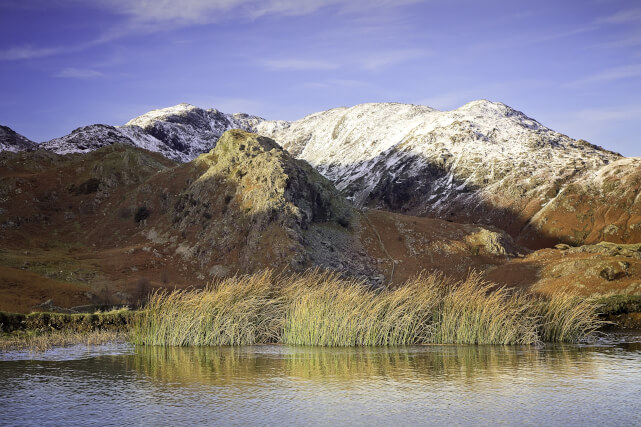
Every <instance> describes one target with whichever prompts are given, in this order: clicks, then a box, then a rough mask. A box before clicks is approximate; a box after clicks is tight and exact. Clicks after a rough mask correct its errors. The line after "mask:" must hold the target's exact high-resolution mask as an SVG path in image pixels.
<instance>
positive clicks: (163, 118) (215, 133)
mask: <svg viewBox="0 0 641 427" xmlns="http://www.w3.org/2000/svg"><path fill="white" fill-rule="evenodd" d="M262 121H263V119H262V118H260V117H255V116H250V115H247V114H243V113H236V114H225V113H222V112H220V111H218V110H216V109H209V110H204V109H202V108H198V107H195V106H193V105H189V104H178V105H176V106H173V107H169V108H163V109H158V110H152V111H150V112H148V113H146V114H143V115H142V116H139V117H136V118H134V119H132V120H130V121H129V122H128V123H126V124H125V125H124V126H117V127H114V126H107V125H91V126H85V127H82V128H79V129H76V130H74V131H73V132H71V133H70V134H69V135H65V136H63V137H60V138H55V139H52V140H50V141H47V142H44V143H43V144H41V147H42V148H44V149H47V150H51V151H54V152H56V153H58V154H68V153H84V152H87V151H93V150H95V149H97V148H100V147H103V146H105V145H111V144H115V143H121V144H128V145H134V146H137V147H140V148H144V149H147V150H150V151H156V152H159V153H161V154H163V155H164V156H165V157H167V158H170V159H172V160H177V161H181V162H188V161H190V160H193V159H195V158H196V157H197V156H198V155H200V154H202V153H205V152H208V151H209V150H211V149H212V148H214V146H215V145H216V141H218V138H220V136H221V135H222V134H223V133H224V132H225V131H227V130H229V129H243V130H248V131H252V130H254V128H255V126H256V124H257V123H260V122H262ZM266 128H267V129H269V128H270V127H266Z"/></svg>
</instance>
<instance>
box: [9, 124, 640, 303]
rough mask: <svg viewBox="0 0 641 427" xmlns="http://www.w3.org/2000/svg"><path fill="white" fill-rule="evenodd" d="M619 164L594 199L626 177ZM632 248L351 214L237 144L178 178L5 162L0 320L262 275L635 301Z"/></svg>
mask: <svg viewBox="0 0 641 427" xmlns="http://www.w3.org/2000/svg"><path fill="white" fill-rule="evenodd" d="M616 163H617V162H615V163H613V169H612V171H611V172H610V173H609V174H608V175H607V176H605V175H604V177H603V180H596V179H595V181H594V183H595V184H594V185H596V184H597V183H601V182H602V183H603V186H604V189H605V190H607V188H608V186H609V185H612V184H611V183H608V182H609V179H610V178H609V177H610V176H612V177H619V176H622V175H619V173H620V171H618V169H617V168H616ZM620 166H621V167H623V166H626V165H620ZM635 179H636V177H634V176H631V177H630V180H632V181H629V182H628V181H626V183H629V184H633V182H634V180H635ZM599 185H601V184H599ZM567 191H569V189H566V190H565V191H564V192H563V193H562V194H564V193H565V192H567ZM589 191H590V192H591V191H593V190H589ZM582 194H583V193H582ZM551 212H552V211H551ZM550 221H551V220H550ZM640 246H641V245H639V244H637V245H614V244H610V245H603V244H600V245H588V246H580V247H574V248H570V247H566V246H563V247H560V248H559V249H544V250H539V251H536V252H531V251H529V250H527V249H525V248H523V247H521V246H519V245H518V244H517V243H515V242H514V240H513V239H512V238H511V237H510V236H509V235H508V234H506V233H505V232H504V231H502V230H500V229H498V228H496V227H492V226H480V225H477V224H461V223H456V222H452V221H445V220H442V219H435V218H427V217H415V216H409V215H404V214H400V213H393V212H389V211H384V210H374V209H362V210H358V209H355V208H354V206H353V205H352V204H351V203H350V202H349V201H348V200H347V199H345V198H344V197H343V196H342V194H341V193H340V192H338V191H337V189H336V188H335V186H334V185H333V184H332V183H331V181H329V180H328V179H326V178H324V177H323V176H322V175H320V174H319V173H318V172H317V171H316V170H315V169H314V168H312V167H311V165H309V164H308V163H307V162H305V161H304V160H300V159H295V158H294V157H293V156H291V154H290V153H289V152H287V151H286V150H284V149H282V147H281V146H280V145H279V144H277V143H276V142H275V141H274V140H272V139H270V138H267V137H264V136H261V135H257V134H251V133H248V132H245V131H241V130H231V131H228V132H226V133H224V134H223V135H222V136H221V138H220V139H219V140H218V143H217V144H216V147H215V148H213V149H212V150H210V151H209V152H207V153H205V154H202V155H200V156H198V157H197V158H196V159H194V160H193V161H191V162H187V163H179V162H175V161H172V160H169V159H167V158H165V157H164V156H162V155H160V154H159V153H155V152H152V151H148V150H144V149H141V148H139V147H135V146H131V145H128V144H120V143H114V144H111V145H108V146H104V147H101V148H98V149H96V150H93V151H89V152H87V153H71V154H67V155H58V154H55V153H52V152H51V151H47V150H35V151H31V152H19V153H14V152H8V151H4V152H1V153H0V310H8V311H20V312H28V311H29V310H31V309H32V308H33V307H34V306H37V305H39V304H42V303H43V302H44V301H47V300H49V299H53V301H54V302H55V305H57V306H60V307H74V306H79V305H83V304H96V303H101V304H116V303H129V304H132V303H135V302H136V301H138V300H139V299H140V298H141V297H143V296H144V295H146V293H147V292H148V291H149V290H151V289H159V288H169V289H173V288H185V287H194V286H196V287H200V286H204V285H205V284H207V283H209V282H210V281H211V280H214V279H216V278H221V277H229V276H230V275H234V274H238V273H252V272H256V271H260V270H262V269H264V268H272V269H274V270H275V271H277V272H281V271H284V272H294V271H302V270H304V269H307V268H314V267H321V268H326V269H330V270H333V271H336V272H338V273H340V274H343V275H348V276H352V277H357V278H360V279H362V280H364V281H365V282H366V283H369V284H370V285H373V286H380V285H381V284H392V285H397V284H400V283H402V282H403V281H404V280H406V279H407V278H409V277H411V276H413V275H415V274H417V273H420V272H422V271H434V270H437V271H442V272H444V273H445V274H447V275H448V276H452V277H455V278H463V277H465V276H466V275H467V274H468V272H469V271H471V270H475V271H478V272H480V273H482V274H484V275H485V277H486V278H488V279H490V280H492V281H494V282H496V283H499V284H503V285H508V286H513V287H519V288H531V289H535V290H537V291H540V292H555V290H557V289H564V290H567V291H569V292H572V293H582V294H588V295H589V294H592V293H608V292H619V293H639V292H641V288H640V287H639V284H638V282H639V281H638V277H641V248H640Z"/></svg>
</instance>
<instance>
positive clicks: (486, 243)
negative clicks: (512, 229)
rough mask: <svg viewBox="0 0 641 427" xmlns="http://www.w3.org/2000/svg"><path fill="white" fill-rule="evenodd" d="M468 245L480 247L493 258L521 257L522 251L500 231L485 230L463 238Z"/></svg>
mask: <svg viewBox="0 0 641 427" xmlns="http://www.w3.org/2000/svg"><path fill="white" fill-rule="evenodd" d="M465 240H466V242H467V244H468V245H470V246H472V247H481V248H483V249H484V250H485V252H487V253H488V254H491V255H495V256H510V257H515V256H519V255H523V252H524V251H523V249H522V248H519V247H518V246H517V245H516V244H515V243H514V240H512V238H511V237H510V236H509V235H508V234H506V233H505V232H502V231H491V230H488V229H485V228H482V229H480V230H479V231H478V232H476V233H474V234H470V235H468V236H466V238H465Z"/></svg>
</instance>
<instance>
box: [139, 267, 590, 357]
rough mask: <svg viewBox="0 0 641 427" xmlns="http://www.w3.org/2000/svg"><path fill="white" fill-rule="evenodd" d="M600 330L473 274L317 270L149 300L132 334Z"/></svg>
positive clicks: (583, 310) (307, 336) (491, 340)
mask: <svg viewBox="0 0 641 427" xmlns="http://www.w3.org/2000/svg"><path fill="white" fill-rule="evenodd" d="M598 324H599V322H598V320H597V317H596V314H595V306H594V305H593V304H591V303H589V302H586V301H579V300H575V299H572V298H568V297H553V298H552V299H551V300H549V301H543V300H540V299H538V298H537V297H534V296H532V295H526V294H522V293H517V292H513V291H510V290H508V289H505V288H499V289H494V287H493V286H492V285H491V284H489V283H486V282H483V281H482V280H481V279H480V276H479V275H477V274H474V273H472V274H470V275H469V276H468V278H467V279H466V280H463V281H461V282H454V281H452V280H450V279H447V278H446V277H444V276H443V275H440V274H432V275H419V276H417V277H415V278H413V279H411V280H409V281H408V282H407V283H405V285H404V286H401V287H399V288H397V289H393V290H392V289H383V290H378V291H375V290H372V289H370V288H368V287H366V286H365V285H364V284H363V283H361V282H358V281H353V280H345V279H341V278H339V277H338V276H337V275H335V274H332V273H322V272H319V271H316V270H314V271H309V272H306V273H303V274H299V275H293V276H277V275H273V274H272V273H271V272H263V273H260V274H256V275H251V276H239V277H233V278H230V279H226V280H222V281H219V282H217V283H215V284H213V285H211V286H210V287H208V288H206V289H205V290H203V291H198V290H196V291H176V292H172V293H156V294H154V295H152V296H151V298H150V301H149V304H148V306H147V309H146V310H145V311H144V312H142V313H141V315H139V316H137V317H136V320H135V322H134V328H133V337H134V342H136V343H138V344H150V345H169V346H184V345H247V344H256V343H274V342H280V343H285V344H298V345H319V346H372V345H408V344H428V343H465V344H535V343H537V342H539V341H542V340H543V341H551V342H572V341H577V340H579V339H581V338H582V337H584V336H585V335H587V334H589V333H591V332H592V331H593V330H594V329H595V328H596V327H597V326H598Z"/></svg>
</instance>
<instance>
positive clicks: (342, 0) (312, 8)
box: [98, 0, 422, 24]
mask: <svg viewBox="0 0 641 427" xmlns="http://www.w3.org/2000/svg"><path fill="white" fill-rule="evenodd" d="M420 1H422V0H396V1H392V0H181V1H175V0H98V3H99V4H100V5H102V6H103V7H106V8H108V9H110V10H111V11H113V12H115V13H119V14H124V15H128V16H130V17H131V18H133V19H134V20H136V21H139V22H170V21H171V22H173V23H176V22H180V23H195V24H198V23H201V24H202V23H207V22H215V21H217V20H221V19H225V18H226V16H225V15H226V14H227V13H229V12H232V11H233V12H234V13H235V14H236V15H238V14H241V15H244V16H245V17H249V18H257V17H260V16H263V15H268V14H282V15H305V14H308V13H313V12H316V11H318V10H319V9H322V8H326V7H335V8H338V10H339V12H343V13H356V12H360V11H363V10H367V9H370V8H394V7H398V6H402V5H406V4H411V3H418V2H420ZM364 8H365V9H364Z"/></svg>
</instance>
